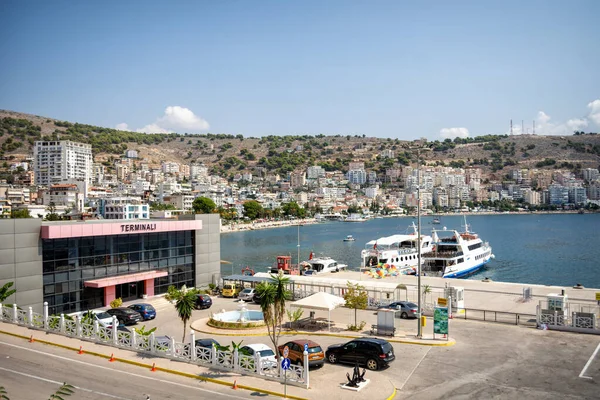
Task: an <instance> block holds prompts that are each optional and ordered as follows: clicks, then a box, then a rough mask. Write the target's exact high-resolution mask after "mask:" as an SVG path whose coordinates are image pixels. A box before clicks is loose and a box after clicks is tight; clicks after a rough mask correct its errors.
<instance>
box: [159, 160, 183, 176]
mask: <svg viewBox="0 0 600 400" xmlns="http://www.w3.org/2000/svg"><path fill="white" fill-rule="evenodd" d="M161 168H162V172H163V174H177V173H179V164H178V163H176V162H170V161H165V162H163V163H162V165H161Z"/></svg>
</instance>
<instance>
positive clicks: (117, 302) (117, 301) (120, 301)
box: [110, 297, 123, 308]
mask: <svg viewBox="0 0 600 400" xmlns="http://www.w3.org/2000/svg"><path fill="white" fill-rule="evenodd" d="M122 305H123V299H122V298H120V297H119V298H118V299H114V300H113V301H111V302H110V307H111V308H118V307H121V306H122Z"/></svg>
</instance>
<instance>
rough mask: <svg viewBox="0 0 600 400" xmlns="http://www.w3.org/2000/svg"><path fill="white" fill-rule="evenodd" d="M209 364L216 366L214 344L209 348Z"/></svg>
mask: <svg viewBox="0 0 600 400" xmlns="http://www.w3.org/2000/svg"><path fill="white" fill-rule="evenodd" d="M210 363H211V364H212V365H217V348H216V347H215V345H214V344H213V345H212V347H211V348H210Z"/></svg>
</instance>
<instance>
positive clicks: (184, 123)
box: [116, 106, 210, 133]
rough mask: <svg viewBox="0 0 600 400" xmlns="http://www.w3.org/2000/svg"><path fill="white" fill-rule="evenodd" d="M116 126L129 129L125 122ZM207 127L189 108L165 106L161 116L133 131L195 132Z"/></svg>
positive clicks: (120, 128)
mask: <svg viewBox="0 0 600 400" xmlns="http://www.w3.org/2000/svg"><path fill="white" fill-rule="evenodd" d="M116 128H117V129H119V130H130V128H129V126H128V125H127V124H126V123H125V122H122V123H120V124H118V125H117V127H116ZM209 128H210V125H209V124H208V121H206V120H205V119H203V118H201V117H199V116H197V115H196V114H194V113H193V112H192V110H190V109H189V108H185V107H180V106H168V107H167V108H165V113H164V115H163V116H162V117H159V118H157V119H156V121H155V122H153V123H151V124H148V125H145V126H144V127H143V128H138V129H136V130H135V131H136V132H142V133H172V132H178V133H196V132H198V131H205V130H207V129H209Z"/></svg>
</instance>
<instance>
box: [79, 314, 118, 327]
mask: <svg viewBox="0 0 600 400" xmlns="http://www.w3.org/2000/svg"><path fill="white" fill-rule="evenodd" d="M69 316H71V317H77V318H80V319H81V320H82V321H85V320H86V319H87V318H89V317H92V318H93V320H95V321H98V324H99V325H100V326H102V327H104V328H111V327H112V323H113V319H112V315H110V314H109V313H107V312H106V311H103V310H89V311H78V312H75V313H72V314H69ZM89 323H93V321H91V322H89Z"/></svg>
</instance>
